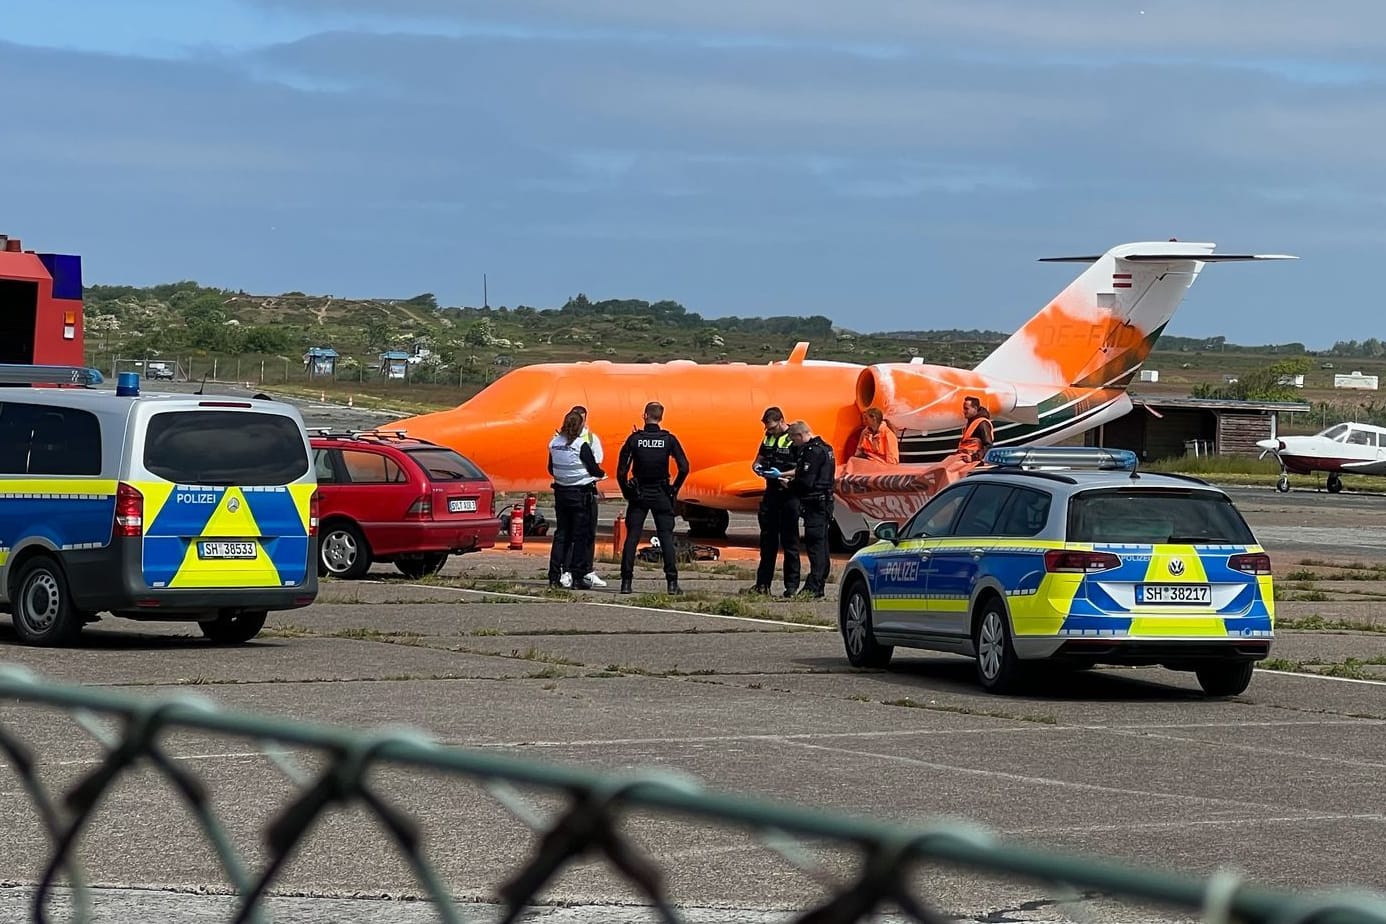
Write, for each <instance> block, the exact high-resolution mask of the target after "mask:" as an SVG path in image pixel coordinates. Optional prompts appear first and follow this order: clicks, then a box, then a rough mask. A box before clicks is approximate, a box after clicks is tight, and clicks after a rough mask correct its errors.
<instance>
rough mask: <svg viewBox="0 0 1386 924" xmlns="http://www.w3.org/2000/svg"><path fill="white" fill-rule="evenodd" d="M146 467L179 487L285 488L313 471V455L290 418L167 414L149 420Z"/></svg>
mask: <svg viewBox="0 0 1386 924" xmlns="http://www.w3.org/2000/svg"><path fill="white" fill-rule="evenodd" d="M144 467H145V468H146V469H148V470H149V472H150V473H151V474H153V475H157V476H158V477H160V478H163V479H164V480H166V481H172V482H174V483H175V484H196V485H232V484H234V485H282V484H289V483H290V482H293V481H296V480H298V479H299V478H302V477H303V475H304V474H305V473H306V472H307V471H308V451H307V449H306V448H304V437H303V431H302V430H301V429H300V428H299V426H298V424H297V423H296V422H295V421H294V420H293V419H292V418H290V417H283V416H281V415H279V414H258V413H247V412H239V411H164V412H163V413H160V414H155V415H154V416H153V417H151V418H150V420H149V429H148V431H147V432H146V433H145V438H144Z"/></svg>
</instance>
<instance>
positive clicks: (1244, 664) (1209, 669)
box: [1194, 661, 1256, 696]
mask: <svg viewBox="0 0 1386 924" xmlns="http://www.w3.org/2000/svg"><path fill="white" fill-rule="evenodd" d="M1255 669H1256V662H1254V661H1219V662H1217V663H1215V664H1205V665H1203V666H1202V667H1199V668H1195V669H1194V675H1195V676H1197V677H1198V685H1199V686H1200V687H1202V688H1203V692H1204V693H1206V694H1207V695H1208V696H1237V695H1238V694H1240V693H1244V692H1246V688H1247V687H1248V686H1250V685H1251V674H1252V671H1254V670H1255Z"/></svg>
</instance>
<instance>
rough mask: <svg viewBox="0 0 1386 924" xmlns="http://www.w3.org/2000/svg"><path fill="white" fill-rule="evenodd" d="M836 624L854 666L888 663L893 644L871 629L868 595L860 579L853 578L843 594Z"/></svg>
mask: <svg viewBox="0 0 1386 924" xmlns="http://www.w3.org/2000/svg"><path fill="white" fill-rule="evenodd" d="M838 625H839V627H840V628H841V630H842V645H843V647H844V648H845V649H846V650H847V661H848V663H850V664H851V665H852V666H853V667H885V666H886V665H888V664H889V663H890V656H891V655H892V654H894V652H895V647H894V646H893V645H882V644H881V643H879V642H877V641H876V635H875V633H874V632H873V631H872V629H871V596H870V594H868V593H867V591H866V585H865V584H863V583H862V582H861V581H860V580H855V581H852V583H851V585H850V586H849V587H848V588H847V589H846V592H845V594H844V595H843V597H842V603H841V609H840V611H839V617H838Z"/></svg>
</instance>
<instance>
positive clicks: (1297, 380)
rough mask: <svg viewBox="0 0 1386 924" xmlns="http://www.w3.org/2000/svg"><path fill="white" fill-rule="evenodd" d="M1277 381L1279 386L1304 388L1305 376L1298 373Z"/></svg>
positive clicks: (1282, 377) (1284, 376)
mask: <svg viewBox="0 0 1386 924" xmlns="http://www.w3.org/2000/svg"><path fill="white" fill-rule="evenodd" d="M1275 381H1276V384H1277V385H1290V386H1293V387H1295V388H1303V387H1304V375H1303V374H1302V373H1296V374H1295V375H1282V376H1281V377H1280V378H1278V379H1276V380H1275Z"/></svg>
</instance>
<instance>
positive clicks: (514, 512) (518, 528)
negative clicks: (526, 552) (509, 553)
mask: <svg viewBox="0 0 1386 924" xmlns="http://www.w3.org/2000/svg"><path fill="white" fill-rule="evenodd" d="M524 547H525V514H524V508H522V507H521V506H520V505H519V504H516V505H515V506H513V507H511V508H510V548H512V549H523V548H524Z"/></svg>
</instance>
